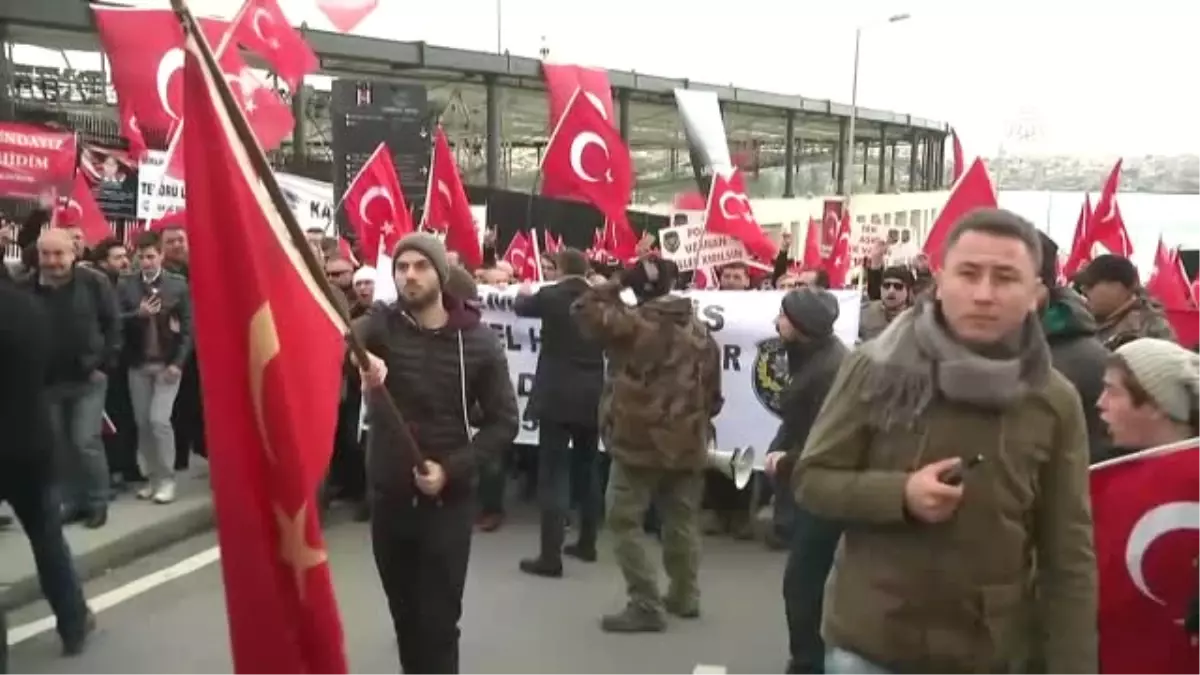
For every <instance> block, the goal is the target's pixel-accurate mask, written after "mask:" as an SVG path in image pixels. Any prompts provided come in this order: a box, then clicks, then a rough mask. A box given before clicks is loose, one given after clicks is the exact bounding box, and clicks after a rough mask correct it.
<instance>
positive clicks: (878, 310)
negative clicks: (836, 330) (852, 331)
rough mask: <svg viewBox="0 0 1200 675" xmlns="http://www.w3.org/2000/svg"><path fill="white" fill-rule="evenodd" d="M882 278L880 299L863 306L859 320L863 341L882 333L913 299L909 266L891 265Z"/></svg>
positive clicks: (860, 336) (859, 336)
mask: <svg viewBox="0 0 1200 675" xmlns="http://www.w3.org/2000/svg"><path fill="white" fill-rule="evenodd" d="M881 278H882V281H881V283H880V293H879V299H878V300H872V301H871V302H869V303H867V304H866V305H865V306H863V310H862V318H861V319H860V320H859V324H858V339H859V340H860V341H863V342H866V341H867V340H870V339H871V338H873V337H875V336H876V335H879V334H880V333H882V332H883V329H885V328H887V327H888V324H890V323H891V322H892V319H894V318H896V317H897V316H898V315H899V314H900V312H903V311H904V310H905V309H906V308H907V307H908V306H909V304H911V301H912V286H913V275H912V272H910V271H909V269H908V268H907V267H904V266H903V265H895V266H892V267H889V268H887V269H885V270H883V275H882V277H881Z"/></svg>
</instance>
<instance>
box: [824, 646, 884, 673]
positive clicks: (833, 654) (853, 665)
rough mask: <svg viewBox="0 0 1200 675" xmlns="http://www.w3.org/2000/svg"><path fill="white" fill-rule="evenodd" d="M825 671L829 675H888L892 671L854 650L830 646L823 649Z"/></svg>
mask: <svg viewBox="0 0 1200 675" xmlns="http://www.w3.org/2000/svg"><path fill="white" fill-rule="evenodd" d="M825 672H826V673H828V674H829V675H842V674H845V675H850V674H851V673H855V674H857V675H890V673H891V672H892V671H890V670H888V669H887V668H884V667H883V666H881V665H879V664H877V663H872V662H870V661H868V660H866V659H864V658H863V657H861V656H859V655H858V654H855V653H854V652H850V651H846V650H845V649H839V648H837V647H830V648H829V649H827V650H825Z"/></svg>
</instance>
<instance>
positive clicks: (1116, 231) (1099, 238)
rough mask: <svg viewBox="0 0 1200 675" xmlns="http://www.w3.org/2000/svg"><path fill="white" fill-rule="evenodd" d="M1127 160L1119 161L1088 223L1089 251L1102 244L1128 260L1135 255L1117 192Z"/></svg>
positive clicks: (1109, 175)
mask: <svg viewBox="0 0 1200 675" xmlns="http://www.w3.org/2000/svg"><path fill="white" fill-rule="evenodd" d="M1124 161H1125V160H1123V159H1118V160H1117V163H1116V164H1114V165H1113V168H1112V171H1110V172H1109V173H1108V179H1107V180H1105V181H1104V188H1103V189H1102V190H1101V191H1100V198H1099V199H1097V200H1096V209H1095V210H1094V211H1092V220H1091V222H1090V223H1088V228H1087V234H1088V240H1087V245H1088V251H1091V249H1092V247H1093V246H1095V245H1096V244H1100V245H1101V246H1103V247H1104V248H1105V249H1107V250H1108V251H1109V252H1110V253H1115V254H1116V255H1119V256H1123V257H1125V258H1128V257H1130V256H1132V255H1133V242H1132V241H1130V239H1129V232H1128V231H1127V230H1126V229H1125V219H1124V218H1122V217H1121V207H1120V206H1119V205H1118V204H1117V191H1118V190H1119V189H1120V186H1121V165H1122V164H1123V163H1124Z"/></svg>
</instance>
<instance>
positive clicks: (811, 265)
mask: <svg viewBox="0 0 1200 675" xmlns="http://www.w3.org/2000/svg"><path fill="white" fill-rule="evenodd" d="M802 260H803V261H804V269H809V270H819V269H821V267H822V266H824V264H825V261H824V260H823V259H822V257H821V225H820V224H819V223H817V219H816V218H809V219H808V228H807V229H805V230H804V258H802Z"/></svg>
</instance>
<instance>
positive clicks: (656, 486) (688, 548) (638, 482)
mask: <svg viewBox="0 0 1200 675" xmlns="http://www.w3.org/2000/svg"><path fill="white" fill-rule="evenodd" d="M703 494H704V472H703V471H700V470H696V471H669V470H665V469H647V468H641V467H633V466H628V465H626V464H624V463H623V462H620V461H618V460H615V459H614V460H613V462H612V469H611V470H610V473H609V479H608V494H607V495H606V497H605V498H606V501H607V509H608V514H607V516H606V518H605V524H606V526H607V527H608V529H609V530H610V531H611V533H612V538H613V545H614V553H615V556H616V559H617V564H618V565H619V566H620V567H621V574H622V575H623V576H624V577H625V588H626V593H627V594H628V595H629V601H630V602H631V603H632V604H634V605H637V606H639V607H642V608H644V609H647V610H650V611H654V612H661V611H662V602H663V599H662V597H661V596H660V595H659V592H658V570H657V568H655V567H653V566H651V563H650V560H649V557H648V556H647V555H646V547H645V541H644V538H645V535H644V534H643V532H642V522H643V519H644V518H645V516H646V510H647V509H648V508H649V507H650V502H651V500H652V499H653V500H654V503H655V505H656V507H657V509H658V514H659V518H660V520H661V521H662V562H663V568H664V569H665V570H666V572H667V579H668V580H669V582H670V586H669V587H668V590H667V597H668V599H669V600H670V601H671V602H672V603H673V604H675V605H677V606H685V607H686V606H698V604H699V602H700V587H699V585H698V583H697V579H698V568H699V566H700V502H701V499H702V498H703Z"/></svg>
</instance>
